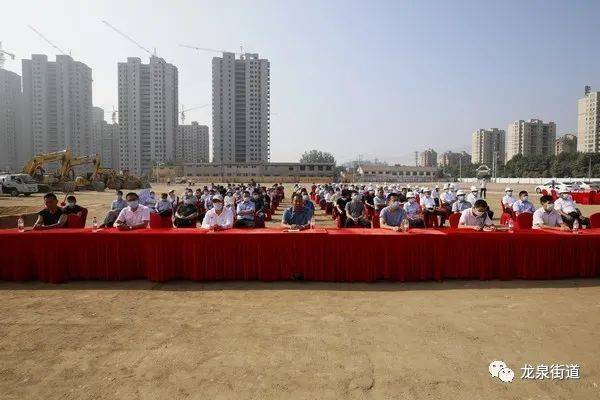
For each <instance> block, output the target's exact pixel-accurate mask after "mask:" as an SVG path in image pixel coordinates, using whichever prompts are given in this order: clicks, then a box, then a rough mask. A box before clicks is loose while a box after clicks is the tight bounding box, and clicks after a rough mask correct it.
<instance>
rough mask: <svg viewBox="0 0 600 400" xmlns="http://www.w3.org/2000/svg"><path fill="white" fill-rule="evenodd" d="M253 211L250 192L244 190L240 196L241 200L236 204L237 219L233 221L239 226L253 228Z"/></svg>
mask: <svg viewBox="0 0 600 400" xmlns="http://www.w3.org/2000/svg"><path fill="white" fill-rule="evenodd" d="M255 212H256V208H255V206H254V203H253V202H252V201H251V200H250V192H248V191H245V192H244V194H243V196H242V201H241V202H240V203H239V204H238V205H237V209H236V214H237V219H236V221H235V226H236V227H240V228H253V227H254V214H255Z"/></svg>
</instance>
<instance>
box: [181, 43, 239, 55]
mask: <svg viewBox="0 0 600 400" xmlns="http://www.w3.org/2000/svg"><path fill="white" fill-rule="evenodd" d="M179 47H186V48H188V49H194V50H198V51H210V52H213V53H233V54H235V55H243V54H244V53H238V52H235V51H227V50H217V49H209V48H206V47H197V46H190V45H187V44H180V45H179Z"/></svg>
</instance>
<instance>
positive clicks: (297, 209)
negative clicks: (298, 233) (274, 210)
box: [281, 193, 313, 230]
mask: <svg viewBox="0 0 600 400" xmlns="http://www.w3.org/2000/svg"><path fill="white" fill-rule="evenodd" d="M312 217H313V211H312V210H311V209H310V208H308V207H306V205H305V203H304V199H303V198H302V195H300V193H294V194H293V195H292V206H291V207H288V208H286V209H285V211H284V212H283V217H282V219H281V226H282V227H284V228H286V229H300V230H303V229H308V228H310V220H311V219H312Z"/></svg>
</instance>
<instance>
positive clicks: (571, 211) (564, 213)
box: [554, 188, 590, 228]
mask: <svg viewBox="0 0 600 400" xmlns="http://www.w3.org/2000/svg"><path fill="white" fill-rule="evenodd" d="M559 192H560V193H559V194H560V197H559V198H558V199H557V200H556V201H555V202H554V208H555V209H556V211H558V212H559V213H560V216H561V218H562V220H563V221H564V223H565V224H567V225H568V226H569V228H572V227H573V223H574V222H575V221H578V222H579V226H585V227H589V226H590V220H589V218H586V217H584V216H583V215H581V211H580V210H579V209H578V208H577V203H575V201H573V198H572V197H571V195H569V190H568V189H566V188H562V189H560V190H559Z"/></svg>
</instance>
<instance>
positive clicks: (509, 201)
mask: <svg viewBox="0 0 600 400" xmlns="http://www.w3.org/2000/svg"><path fill="white" fill-rule="evenodd" d="M504 193H505V194H504V197H503V198H502V206H503V207H504V211H505V212H509V211H510V213H511V214H512V212H513V205H514V204H515V202H516V201H517V199H515V198H514V196H513V190H512V189H511V188H509V187H507V188H506V189H504Z"/></svg>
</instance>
